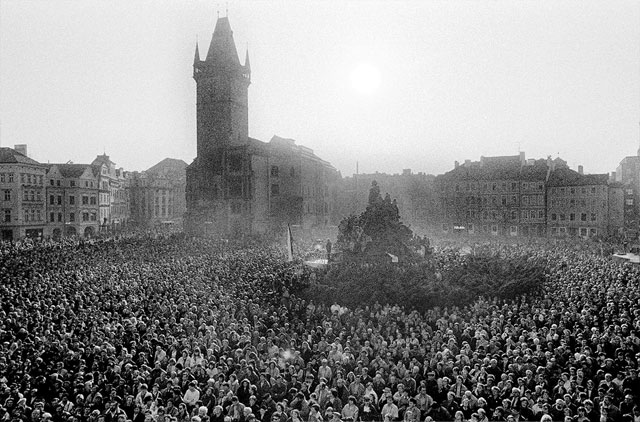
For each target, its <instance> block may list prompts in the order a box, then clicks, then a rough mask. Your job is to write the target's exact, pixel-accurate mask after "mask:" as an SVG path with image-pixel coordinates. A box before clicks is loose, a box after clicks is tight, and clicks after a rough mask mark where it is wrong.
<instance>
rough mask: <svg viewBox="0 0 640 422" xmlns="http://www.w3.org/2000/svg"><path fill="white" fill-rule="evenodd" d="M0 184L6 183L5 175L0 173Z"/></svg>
mask: <svg viewBox="0 0 640 422" xmlns="http://www.w3.org/2000/svg"><path fill="white" fill-rule="evenodd" d="M0 182H2V183H4V173H0Z"/></svg>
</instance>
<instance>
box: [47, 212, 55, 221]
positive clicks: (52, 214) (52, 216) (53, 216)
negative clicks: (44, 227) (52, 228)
mask: <svg viewBox="0 0 640 422" xmlns="http://www.w3.org/2000/svg"><path fill="white" fill-rule="evenodd" d="M49 221H50V222H52V223H54V222H55V221H56V213H55V212H52V213H50V214H49Z"/></svg>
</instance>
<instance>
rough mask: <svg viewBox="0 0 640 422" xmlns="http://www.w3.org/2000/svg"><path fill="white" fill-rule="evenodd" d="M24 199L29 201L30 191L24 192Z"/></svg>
mask: <svg viewBox="0 0 640 422" xmlns="http://www.w3.org/2000/svg"><path fill="white" fill-rule="evenodd" d="M22 200H23V201H28V200H29V191H28V190H25V191H23V192H22Z"/></svg>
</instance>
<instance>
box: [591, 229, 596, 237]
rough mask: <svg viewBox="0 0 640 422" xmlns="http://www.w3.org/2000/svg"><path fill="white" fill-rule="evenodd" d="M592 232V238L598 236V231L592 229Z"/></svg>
mask: <svg viewBox="0 0 640 422" xmlns="http://www.w3.org/2000/svg"><path fill="white" fill-rule="evenodd" d="M590 232H591V236H595V235H597V234H598V229H591V230H590Z"/></svg>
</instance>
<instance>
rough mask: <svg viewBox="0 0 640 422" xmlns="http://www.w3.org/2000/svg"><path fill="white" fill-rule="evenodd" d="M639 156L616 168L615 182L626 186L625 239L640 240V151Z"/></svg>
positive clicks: (628, 159) (625, 161)
mask: <svg viewBox="0 0 640 422" xmlns="http://www.w3.org/2000/svg"><path fill="white" fill-rule="evenodd" d="M638 154H639V155H635V156H634V155H632V156H628V157H625V158H623V159H622V160H621V161H620V164H619V165H618V167H617V168H616V172H615V180H616V181H617V182H620V183H621V184H622V185H623V186H624V221H625V223H624V233H623V235H624V237H625V238H626V239H627V240H629V241H637V240H638V239H639V238H640V150H639V151H638Z"/></svg>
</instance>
